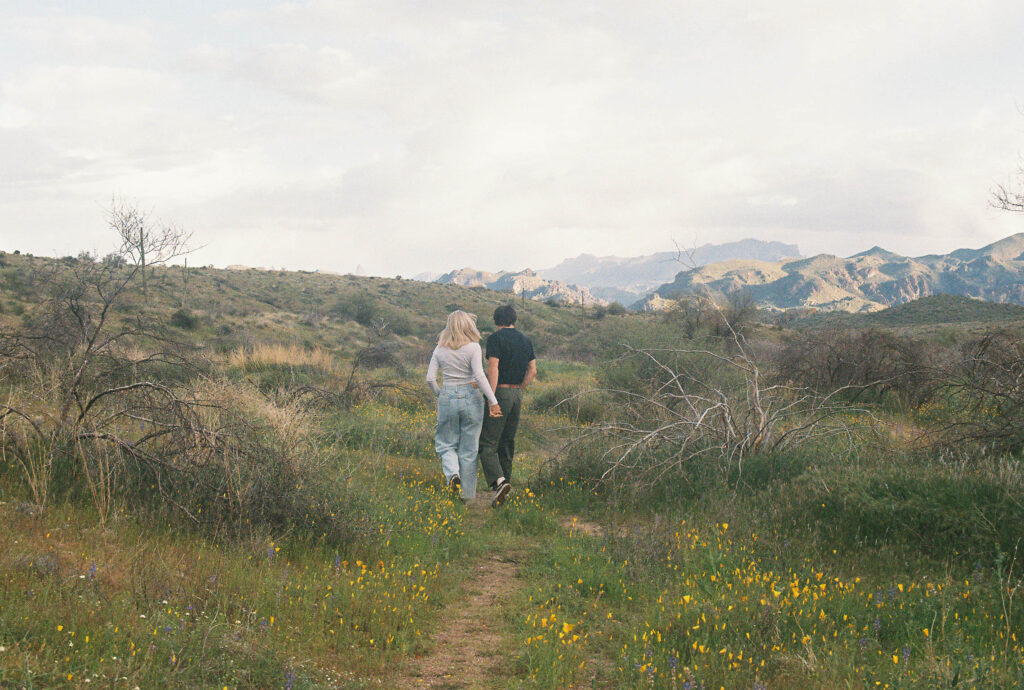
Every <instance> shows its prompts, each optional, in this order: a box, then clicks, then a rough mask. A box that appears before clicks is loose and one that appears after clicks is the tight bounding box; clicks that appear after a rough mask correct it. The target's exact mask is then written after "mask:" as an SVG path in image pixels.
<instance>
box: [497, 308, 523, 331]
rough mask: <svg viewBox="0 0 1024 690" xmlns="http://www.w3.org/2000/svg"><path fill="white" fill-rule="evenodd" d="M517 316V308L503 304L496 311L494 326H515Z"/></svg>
mask: <svg viewBox="0 0 1024 690" xmlns="http://www.w3.org/2000/svg"><path fill="white" fill-rule="evenodd" d="M517 316H518V314H516V308H515V307H513V306H512V305H511V304H503V305H501V306H500V307H498V308H497V309H495V310H494V325H495V326H514V325H515V323H516V317H517Z"/></svg>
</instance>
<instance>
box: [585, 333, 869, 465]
mask: <svg viewBox="0 0 1024 690" xmlns="http://www.w3.org/2000/svg"><path fill="white" fill-rule="evenodd" d="M722 318H723V320H724V322H725V323H726V324H728V320H727V318H725V317H724V316H723V317H722ZM730 346H731V347H730V348H729V349H730V350H732V351H733V352H727V351H726V350H725V349H724V348H721V347H719V348H713V347H712V346H703V347H701V346H695V347H687V348H634V347H628V348H627V355H626V356H625V357H626V359H629V360H633V363H632V364H633V367H632V368H631V369H630V370H629V371H630V377H631V378H632V379H633V380H634V381H636V384H637V385H635V386H633V387H632V388H630V389H623V388H617V389H611V390H608V391H606V393H607V394H609V395H610V396H612V398H613V400H614V401H615V404H614V406H613V411H612V412H611V413H610V414H611V415H612V417H613V419H612V420H611V421H606V422H602V423H600V424H597V425H595V426H594V427H593V429H592V430H591V431H590V432H588V433H585V434H583V435H582V436H581V438H580V440H581V441H587V440H588V439H589V438H590V437H593V436H595V435H597V436H601V437H604V439H605V442H606V445H607V447H606V450H605V451H604V453H603V462H604V463H605V464H606V468H605V470H604V472H603V474H602V479H608V478H611V477H613V476H615V475H617V474H625V475H626V476H628V477H630V479H631V480H632V481H634V482H641V481H647V482H655V481H657V480H659V479H660V478H662V477H664V476H665V475H666V474H670V473H684V472H685V471H686V470H687V469H688V468H689V466H690V465H692V464H694V463H704V464H712V465H714V466H716V467H718V468H719V469H720V470H721V471H722V472H723V474H725V475H728V474H729V473H730V472H733V471H735V472H736V474H737V475H741V474H742V470H743V461H744V459H745V458H747V457H748V456H750V455H753V454H759V453H777V452H781V451H785V450H790V449H793V448H795V447H797V446H799V445H801V444H803V443H805V442H807V441H809V440H811V439H816V438H822V437H826V436H835V435H845V436H848V437H849V436H851V435H852V434H853V432H854V429H855V426H856V421H855V419H856V415H863V414H867V413H866V411H864V410H856V411H854V410H851V408H850V406H849V405H847V404H844V403H843V402H842V400H841V397H842V395H843V394H844V393H845V392H846V388H845V387H840V388H838V389H836V390H833V391H831V392H829V393H825V394H822V393H819V392H818V391H816V390H814V389H811V388H806V387H799V386H793V385H787V384H781V383H770V376H769V374H768V372H767V371H766V370H765V367H764V365H763V364H762V363H761V362H760V361H759V360H758V358H757V357H756V356H755V355H754V354H753V352H752V349H753V348H751V346H750V344H749V343H748V342H747V339H746V338H745V337H744V336H742V335H741V334H739V333H737V332H735V331H733V332H732V333H731V337H730ZM853 412H855V413H856V414H855V415H854V416H851V413H853Z"/></svg>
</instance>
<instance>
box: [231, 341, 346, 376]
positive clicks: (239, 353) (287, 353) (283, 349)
mask: <svg viewBox="0 0 1024 690" xmlns="http://www.w3.org/2000/svg"><path fill="white" fill-rule="evenodd" d="M228 364H229V365H230V366H232V367H237V368H239V369H242V370H243V371H252V370H256V369H262V368H264V367H268V366H294V367H297V366H307V367H313V368H315V369H319V370H320V371H323V372H325V373H328V374H335V373H337V371H338V369H337V360H336V359H335V357H334V355H333V354H331V353H330V352H328V351H327V350H325V349H323V348H322V347H315V348H313V349H311V350H310V349H306V348H304V347H299V346H298V345H266V344H261V345H256V346H255V347H253V348H252V349H244V348H239V349H237V350H235V351H233V352H232V353H231V354H230V355H228Z"/></svg>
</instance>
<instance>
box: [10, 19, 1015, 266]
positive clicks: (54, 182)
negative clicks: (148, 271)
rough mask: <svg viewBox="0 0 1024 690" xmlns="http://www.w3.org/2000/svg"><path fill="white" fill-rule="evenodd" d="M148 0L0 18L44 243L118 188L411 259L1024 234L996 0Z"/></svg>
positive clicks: (297, 257)
mask: <svg viewBox="0 0 1024 690" xmlns="http://www.w3.org/2000/svg"><path fill="white" fill-rule="evenodd" d="M147 12H149V11H148V10H146V9H145V7H144V6H139V7H138V8H136V10H135V12H134V16H120V17H119V16H118V15H117V14H115V12H114V10H113V5H111V6H110V7H107V6H106V3H103V2H100V3H96V4H95V5H94V8H93V13H94V14H95V16H93V17H81V16H78V17H68V16H65V15H61V14H59V13H50V14H46V15H42V16H37V17H28V18H24V17H10V18H9V19H10V21H9V22H8V23H7V27H8V28H7V29H5V30H0V31H2V32H3V36H4V37H5V38H9V39H10V40H9V41H8V44H9V46H14V48H11V47H8V48H6V49H5V48H0V58H3V57H5V56H7V57H11V58H12V59H10V60H5V61H0V64H2V63H3V62H6V65H7V66H6V67H2V66H0V144H2V143H4V142H5V141H11V142H13V141H15V137H14V135H13V133H17V137H16V138H17V144H16V145H14V144H11V145H8V146H0V166H2V167H3V169H4V170H6V171H8V172H7V176H6V178H5V179H6V180H9V181H10V183H11V185H13V187H11V188H9V189H14V190H16V191H11V192H9V194H7V195H0V227H13V228H25V227H28V224H29V222H30V221H28V220H26V219H28V218H31V217H32V216H33V214H35V215H37V216H38V217H40V218H44V217H45V218H46V219H47V226H48V227H49V228H52V230H48V231H47V232H46V233H43V234H40V235H27V238H28V240H29V241H32V238H34V237H35V238H37V241H38V242H39V243H40V249H39V250H40V251H44V250H45V251H49V246H50V245H56V244H61V243H63V244H61V246H65V245H67V249H62V250H61V251H64V252H71V251H73V250H74V249H75V247H76V246H77V245H75V244H74V243H75V242H76V241H77V240H78V239H79V238H77V237H75V236H73V235H72V229H73V228H80V227H83V218H84V217H85V216H86V215H87V214H96V213H97V212H96V208H97V207H98V206H99V205H100V204H102V203H103V202H104V201H105V200H106V199H107V198H109V196H110V194H111V193H112V192H120V193H123V194H126V195H128V196H134V197H137V198H138V199H139V200H140V201H141V202H143V203H144V204H145V205H147V206H152V207H154V208H156V209H159V211H160V213H161V214H162V215H166V216H169V217H175V218H176V219H177V220H178V221H179V222H182V223H185V224H189V225H191V226H193V227H194V228H195V229H196V230H197V234H204V233H205V234H206V235H207V236H206V237H204V238H203V242H204V243H206V244H207V245H208V250H205V251H207V253H208V255H209V257H210V258H209V260H211V261H217V262H221V263H236V262H239V261H241V262H246V263H256V264H264V265H266V264H273V265H279V264H280V263H281V262H282V261H287V262H289V263H290V264H291V265H294V266H297V267H298V266H302V267H305V268H316V267H321V268H325V269H335V270H352V268H353V267H354V265H355V264H357V263H362V264H364V265H366V266H367V267H368V268H370V269H371V270H374V271H378V272H381V273H398V272H401V273H405V274H411V273H416V272H419V271H421V270H425V269H437V270H442V269H445V270H447V269H449V268H451V267H452V266H456V265H466V264H475V265H477V266H479V267H481V268H488V269H498V268H507V267H523V266H527V265H530V266H533V267H535V268H536V267H540V266H543V265H547V264H553V263H555V262H557V261H558V260H560V259H561V258H563V257H564V256H566V255H574V254H577V253H580V252H583V251H589V252H592V253H597V254H612V253H618V254H626V253H634V252H647V251H654V250H659V249H665V248H668V247H670V246H671V239H672V238H673V237H675V238H677V239H680V240H681V241H684V242H688V241H690V240H691V239H692V238H697V239H698V241H700V242H704V241H722V240H728V239H738V238H740V237H745V236H750V235H756V236H761V237H764V238H766V239H782V240H794V239H796V240H798V241H799V242H800V243H801V245H802V248H803V249H804V250H805V251H834V252H836V253H852V252H855V251H859V250H861V249H864V248H866V247H868V246H870V245H872V244H882V245H885V246H888V247H889V248H891V249H893V250H895V251H903V252H910V253H914V252H916V253H923V252H925V251H932V249H930V247H934V250H935V251H945V250H947V249H949V248H952V247H953V246H956V245H957V244H960V243H963V244H974V245H980V244H984V243H986V242H988V241H992V240H994V239H997V238H998V237H999V236H1001V235H1003V234H1008V233H1009V232H1012V231H1014V230H1015V229H1019V224H1015V223H1016V219H1015V218H1012V217H1009V216H1005V215H1000V214H995V213H993V212H992V210H991V209H990V208H989V207H988V206H987V202H988V193H989V190H990V189H991V187H992V186H993V185H994V184H995V183H996V182H998V181H1001V180H1002V179H1003V176H1004V175H1005V173H1006V172H1007V171H1008V170H1009V169H1011V168H1012V167H1013V166H1014V164H1015V162H1016V152H1017V151H1018V150H1020V149H1022V148H1024V120H1022V118H1021V116H1020V114H1019V111H1018V107H1017V106H1018V105H1019V103H1020V102H1021V101H1024V96H1021V95H1020V94H1019V93H1015V92H1014V91H1013V89H1014V88H1016V85H1019V84H1021V83H1024V49H1022V48H1021V45H1020V42H1019V40H1018V37H1019V35H1020V34H1021V32H1022V29H1024V8H1008V7H1006V6H1005V4H1004V3H996V2H994V0H982V1H979V2H978V3H973V4H972V5H971V7H970V8H967V7H965V6H964V4H963V3H962V2H955V1H954V0H937V1H932V2H927V3H925V2H918V1H917V0H913V1H911V2H906V3H897V4H895V5H893V4H892V3H885V2H882V1H881V0H868V1H866V2H862V3H855V4H850V3H846V4H841V3H807V2H802V1H799V0H789V1H785V2H777V3H773V4H771V5H766V6H765V7H764V8H763V9H759V10H756V11H752V10H751V9H750V6H749V3H745V2H739V1H738V0H730V1H726V2H710V1H705V0H701V1H696V2H688V3H677V4H666V3H655V2H646V1H641V2H635V3H634V2H631V3H625V2H616V1H612V0H599V1H598V2H593V3H585V4H584V3H554V4H552V3H546V2H539V1H537V0H532V1H528V2H523V3H514V4H509V3H497V2H476V1H473V2H470V1H469V0H452V1H448V2H434V3H422V2H413V1H412V0H405V1H401V0H381V1H380V2H374V3H349V2H337V1H333V0H309V1H308V2H287V3H282V4H279V5H276V6H273V7H271V8H270V9H268V10H246V11H233V12H222V13H219V14H217V13H214V12H213V11H212V10H205V11H204V10H197V9H194V8H193V9H181V10H180V11H178V16H176V17H175V21H173V22H167V21H166V17H165V16H164V17H160V18H157V17H155V16H154V15H149V16H147ZM204 12H205V13H204ZM0 18H2V17H0ZM50 45H55V46H57V48H55V49H54V50H53V51H48V50H45V48H46V46H50ZM5 51H6V52H5ZM8 135H11V136H8ZM14 197H17V201H15V199H14ZM54 198H58V199H63V200H64V203H63V204H62V209H61V210H57V211H55V210H53V209H52V208H50V207H49V205H52V204H53V200H54ZM85 225H89V224H88V223H86V224H85ZM98 225H102V223H98ZM101 231H102V228H99V227H98V228H97V229H96V230H95V232H96V235H95V236H96V237H100V236H101ZM0 232H3V231H0ZM241 238H245V240H244V241H242V239H241ZM0 239H2V238H0ZM233 252H237V253H238V256H237V257H234V256H233ZM261 257H263V258H261ZM349 264H351V266H350V265H349Z"/></svg>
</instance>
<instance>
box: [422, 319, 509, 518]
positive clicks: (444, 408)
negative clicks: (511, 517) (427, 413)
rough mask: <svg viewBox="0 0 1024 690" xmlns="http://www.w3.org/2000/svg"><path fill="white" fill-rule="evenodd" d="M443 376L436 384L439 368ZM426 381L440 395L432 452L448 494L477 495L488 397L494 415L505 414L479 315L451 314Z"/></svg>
mask: <svg viewBox="0 0 1024 690" xmlns="http://www.w3.org/2000/svg"><path fill="white" fill-rule="evenodd" d="M438 369H440V370H441V373H442V374H443V376H444V383H443V386H438V385H437V370H438ZM427 383H428V384H429V385H430V390H432V391H434V395H436V396H437V433H436V434H435V436H434V449H435V450H436V451H437V454H438V456H439V457H440V458H441V471H442V472H444V479H445V482H446V484H447V486H448V490H449V491H451V493H452V494H453V495H454V496H458V495H459V494H460V492H461V496H462V498H464V499H466V498H474V497H476V475H477V464H476V463H477V458H476V456H477V449H478V445H479V443H480V428H481V427H482V426H483V423H484V398H487V402H488V404H489V405H490V410H489V412H490V414H491V416H501V408H500V407H498V399H497V398H495V397H494V391H493V390H491V385H490V384H489V383H488V382H487V376H486V375H485V374H484V367H483V356H482V354H481V352H480V331H478V330H477V328H476V315H475V314H467V313H466V312H464V311H461V310H459V311H453V312H452V313H451V314H449V315H448V323H447V325H446V327H445V329H444V330H443V331H441V335H440V337H439V338H438V339H437V347H436V348H434V354H433V355H431V357H430V366H429V367H427Z"/></svg>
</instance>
